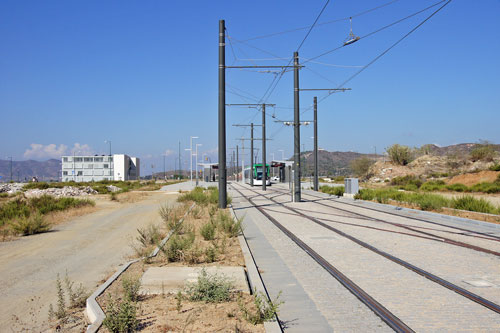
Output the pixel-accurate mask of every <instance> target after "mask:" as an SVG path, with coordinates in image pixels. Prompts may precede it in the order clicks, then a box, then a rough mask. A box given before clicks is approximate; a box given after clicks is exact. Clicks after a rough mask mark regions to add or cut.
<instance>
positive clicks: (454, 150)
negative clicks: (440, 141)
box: [421, 143, 500, 156]
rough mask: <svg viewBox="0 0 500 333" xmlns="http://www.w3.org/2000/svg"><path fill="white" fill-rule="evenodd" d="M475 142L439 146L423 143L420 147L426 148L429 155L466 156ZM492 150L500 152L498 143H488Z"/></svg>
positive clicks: (474, 145)
mask: <svg viewBox="0 0 500 333" xmlns="http://www.w3.org/2000/svg"><path fill="white" fill-rule="evenodd" d="M476 145H477V143H460V144H456V145H451V146H445V147H439V146H437V145H434V144H429V145H423V146H422V147H421V148H422V149H423V150H428V152H429V155H434V156H451V155H456V156H466V155H468V154H469V153H470V152H471V150H472V149H474V148H475V147H476ZM490 146H491V147H492V148H493V149H494V150H496V151H498V152H500V145H498V144H491V145H490Z"/></svg>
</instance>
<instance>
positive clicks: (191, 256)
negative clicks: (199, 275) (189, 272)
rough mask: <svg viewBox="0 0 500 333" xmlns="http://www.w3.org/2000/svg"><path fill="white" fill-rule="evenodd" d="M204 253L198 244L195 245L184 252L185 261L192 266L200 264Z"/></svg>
mask: <svg viewBox="0 0 500 333" xmlns="http://www.w3.org/2000/svg"><path fill="white" fill-rule="evenodd" d="M202 254H203V251H202V250H201V249H200V247H199V246H198V244H194V245H193V246H191V247H189V248H188V249H187V250H185V251H184V261H185V262H187V263H188V264H190V265H194V264H199V263H200V262H201V256H202Z"/></svg>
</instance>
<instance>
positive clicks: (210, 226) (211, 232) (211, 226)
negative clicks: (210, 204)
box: [200, 221, 216, 240]
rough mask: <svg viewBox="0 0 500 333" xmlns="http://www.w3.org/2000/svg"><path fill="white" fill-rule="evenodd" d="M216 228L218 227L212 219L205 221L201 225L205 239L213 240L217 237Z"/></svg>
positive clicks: (201, 231)
mask: <svg viewBox="0 0 500 333" xmlns="http://www.w3.org/2000/svg"><path fill="white" fill-rule="evenodd" d="M215 229H216V225H215V223H212V222H211V221H210V222H207V223H205V224H204V225H203V226H202V227H201V229H200V234H201V235H202V236H203V239H204V240H213V239H214V238H215Z"/></svg>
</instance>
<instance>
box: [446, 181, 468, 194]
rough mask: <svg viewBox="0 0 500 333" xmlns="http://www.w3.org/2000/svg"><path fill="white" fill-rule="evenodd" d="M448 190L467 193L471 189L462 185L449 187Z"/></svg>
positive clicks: (457, 184)
mask: <svg viewBox="0 0 500 333" xmlns="http://www.w3.org/2000/svg"><path fill="white" fill-rule="evenodd" d="M446 189H447V190H448V191H454V192H467V191H469V188H468V187H467V186H466V185H464V184H460V183H456V184H451V185H447V186H446Z"/></svg>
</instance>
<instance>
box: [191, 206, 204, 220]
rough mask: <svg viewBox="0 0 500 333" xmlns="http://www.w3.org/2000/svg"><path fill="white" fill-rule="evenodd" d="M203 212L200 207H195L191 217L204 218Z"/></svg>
mask: <svg viewBox="0 0 500 333" xmlns="http://www.w3.org/2000/svg"><path fill="white" fill-rule="evenodd" d="M202 213H203V211H202V210H201V209H200V207H194V208H193V209H192V210H191V216H193V217H194V218H195V219H200V218H201V216H202Z"/></svg>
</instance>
